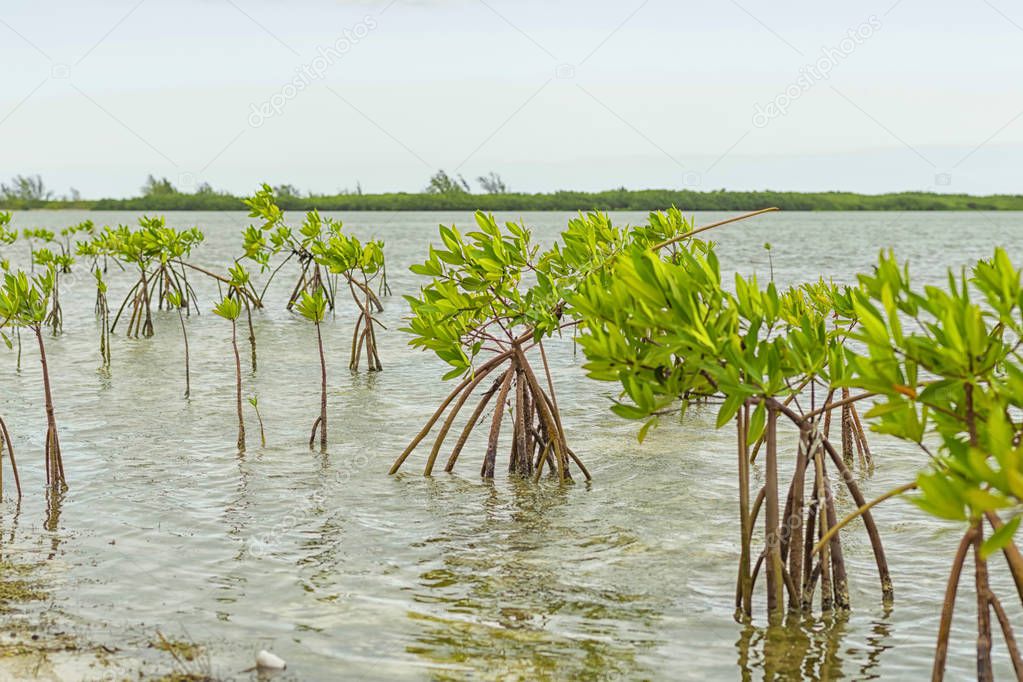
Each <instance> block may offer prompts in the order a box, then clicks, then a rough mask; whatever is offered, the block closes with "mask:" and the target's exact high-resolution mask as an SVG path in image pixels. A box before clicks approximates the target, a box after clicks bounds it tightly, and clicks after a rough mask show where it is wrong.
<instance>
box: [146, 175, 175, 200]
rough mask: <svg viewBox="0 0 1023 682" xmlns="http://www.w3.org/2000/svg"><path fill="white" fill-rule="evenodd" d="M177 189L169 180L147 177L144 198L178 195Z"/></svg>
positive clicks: (152, 176)
mask: <svg viewBox="0 0 1023 682" xmlns="http://www.w3.org/2000/svg"><path fill="white" fill-rule="evenodd" d="M177 193H178V190H177V188H176V187H175V186H174V185H172V184H171V181H170V180H168V179H167V178H157V177H156V176H154V175H148V176H146V184H144V185H142V196H144V197H159V196H168V195H171V194H177Z"/></svg>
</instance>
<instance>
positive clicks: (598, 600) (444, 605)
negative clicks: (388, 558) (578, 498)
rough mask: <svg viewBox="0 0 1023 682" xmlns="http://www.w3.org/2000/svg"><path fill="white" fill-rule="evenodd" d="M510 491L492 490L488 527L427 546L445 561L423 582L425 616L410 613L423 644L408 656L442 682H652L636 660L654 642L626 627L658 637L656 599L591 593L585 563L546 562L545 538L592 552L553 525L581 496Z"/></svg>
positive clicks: (513, 484)
mask: <svg viewBox="0 0 1023 682" xmlns="http://www.w3.org/2000/svg"><path fill="white" fill-rule="evenodd" d="M506 486H507V487H504V486H502V487H499V486H498V485H496V484H494V483H492V482H491V483H489V484H488V485H487V486H486V496H485V498H484V499H483V501H482V502H483V504H482V519H481V518H480V517H479V516H474V517H469V518H468V521H469V523H467V524H465V525H462V524H457V525H455V526H454V527H450V526H449V527H448V528H447V529H445V530H444V531H443V532H442V533H440V534H439V535H437V536H435V537H432V538H429V539H428V540H426V542H427V543H431V544H432V545H433V547H434V548H435V549H438V550H440V551H439V552H438V553H439V554H441V555H442V557H443V559H442V562H441V566H439V567H436V565H434V566H435V567H432V568H430V569H429V570H426V571H424V572H422V573H421V574H420V576H419V585H420V586H421V588H420V589H418V590H416V592H415V594H414V596H413V599H412V601H413V603H414V604H416V605H417V608H416V609H415V610H412V611H410V612H409V613H408V617H409V619H410V620H411V621H412V623H414V624H415V626H416V628H417V634H416V635H415V643H413V644H409V645H408V646H407V647H406V651H407V652H408V653H411V654H415V655H417V656H419V657H420V658H422V659H424V660H425V661H427V662H428V663H429V664H430V665H431V668H432V676H433V677H434V678H435V679H438V680H448V679H463V678H464V676H465V674H466V673H472V672H475V673H477V674H479V673H482V672H486V675H487V676H488V677H492V678H495V679H529V680H534V679H577V678H579V679H583V678H584V679H619V678H621V677H623V676H627V677H635V676H646V675H644V674H643V673H644V668H643V666H642V664H641V663H640V662H639V661H638V660H637V653H638V652H639V651H642V650H643V649H644V648H646V649H649V648H650V647H652V645H653V644H654V643H655V642H654V641H652V640H650V639H644V638H643V637H642V636H640V637H637V636H636V634H635V632H633V631H629V630H627V629H623V628H622V627H621V625H622V624H623V623H628V622H631V623H634V624H636V623H645V624H647V626H648V628H649V626H650V624H651V623H652V622H653V621H654V620H656V618H657V617H658V615H659V611H657V610H656V609H655V608H654V605H652V604H651V603H650V599H649V598H648V597H647V596H646V595H642V594H630V593H629V592H627V591H626V590H615V591H610V590H607V589H588V588H587V586H586V584H585V582H584V580H583V579H582V578H581V577H580V576H579V575H577V574H576V572H575V571H574V570H573V569H574V568H575V567H576V566H578V564H579V558H578V557H575V561H573V557H570V556H561V557H560V560H558V561H552V560H550V558H548V555H547V554H546V552H547V551H548V548H547V546H546V545H545V538H550V537H552V536H557V535H559V534H570V535H576V536H578V542H577V543H575V544H576V546H577V547H578V548H579V550H580V552H583V551H585V550H586V549H587V547H588V545H589V544H591V543H592V542H593V539H592V537H587V536H586V535H585V534H582V533H579V532H578V530H577V529H576V528H571V527H568V528H565V527H558V526H557V525H556V523H555V521H554V520H555V519H557V518H558V514H557V509H558V508H559V507H560V506H561V505H563V504H564V502H565V499H566V495H569V494H571V493H572V492H574V490H573V488H572V486H562V485H557V484H552V485H545V486H542V487H540V488H537V487H535V486H533V485H532V484H531V483H523V482H519V481H508V482H507V484H506ZM449 492H450V491H449ZM509 495H510V497H509ZM434 502H435V503H439V505H440V506H442V505H443V504H444V500H434ZM482 538H486V539H487V540H489V541H488V542H486V543H484V544H480V539H482ZM590 549H592V547H591V548H590ZM434 666H436V667H434ZM647 675H649V673H647Z"/></svg>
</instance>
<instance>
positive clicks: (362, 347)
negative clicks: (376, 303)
mask: <svg viewBox="0 0 1023 682" xmlns="http://www.w3.org/2000/svg"><path fill="white" fill-rule="evenodd" d="M357 284H358V282H357V281H356V280H355V279H353V278H351V277H349V279H348V287H349V289H350V290H351V292H352V299H354V300H355V303H356V305H358V306H359V318H358V320H356V322H355V332H354V333H353V335H352V353H351V357H350V358H349V362H348V368H349V369H350V370H351V371H353V372H356V371H358V369H359V362H360V360H361V358H362V354H363V351H365V353H366V368H367V369H368V370H369V371H370V372H379V371H381V370H382V369H383V368H384V366H383V363H381V362H380V353H379V352H378V350H377V335H376V326H375V325H380V326H381V327H382V326H383V325H382V324H381V323H380V321H379V320H377V319H376V318H375V317H373V308H372V306H373V291H372V290H371V289H370V288H369V286H368V284H367V283H363V284H362V285H360V287H359V288H360V289H361V291H362V293H363V297H362V298H361V299H360V298H359V293H358V292H357V291H356V285H357Z"/></svg>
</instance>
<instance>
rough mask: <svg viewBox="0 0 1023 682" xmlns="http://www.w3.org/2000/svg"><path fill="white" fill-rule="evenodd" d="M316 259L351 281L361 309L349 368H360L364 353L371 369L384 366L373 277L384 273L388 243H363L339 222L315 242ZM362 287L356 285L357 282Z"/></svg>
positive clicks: (313, 245)
mask: <svg viewBox="0 0 1023 682" xmlns="http://www.w3.org/2000/svg"><path fill="white" fill-rule="evenodd" d="M311 250H312V254H313V258H314V259H315V260H316V262H317V264H318V265H322V266H323V267H324V269H326V270H327V271H328V272H330V273H331V274H333V275H335V276H337V275H342V276H344V277H345V278H346V279H347V280H348V288H349V290H350V291H351V294H352V300H353V301H354V302H355V304H356V306H358V308H359V317H358V319H357V320H356V322H355V331H354V333H353V336H352V352H351V356H350V358H349V363H348V367H349V369H351V370H352V371H353V372H355V371H358V369H359V361H360V359H361V357H362V354H363V352H365V354H366V367H367V369H368V370H369V371H370V372H378V371H380V370H382V369H383V364H382V363H381V362H380V353H379V351H378V350H377V340H376V326H377V325H380V326H383V325H382V324H380V322H379V321H378V320H377V319H376V318H375V317H373V308H372V305H373V299H372V292H373V290H372V287H371V285H370V283H371V280H372V278H375V277H376V276H378V275H379V274H380V272H381V271H382V269H383V263H384V243H383V242H381V241H371V242H367V243H366V244H363V243H362V242H360V241H359V240H358V239H356V238H355V237H352V236H349V235H346V234H344V233H342V232H341V223H340V222H337V223H336V225H335V230H334V233H333V235H332V236H331V237H330V239H328V240H327V241H317V242H314V243H313V244H312V245H311ZM357 282H358V283H360V284H361V286H359V287H358V288H356V283H357Z"/></svg>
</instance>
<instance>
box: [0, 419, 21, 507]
mask: <svg viewBox="0 0 1023 682" xmlns="http://www.w3.org/2000/svg"><path fill="white" fill-rule="evenodd" d="M5 452H6V453H7V457H8V458H10V460H11V470H12V471H13V472H14V487H15V489H16V490H17V491H18V499H19V500H20V499H21V479H20V478H19V477H18V463H17V462H16V461H15V459H14V443H12V442H11V434H10V432H8V431H7V424H5V423H4V420H3V418H0V499H3V488H4V469H3V461H2V460H3V456H4V453H5Z"/></svg>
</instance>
